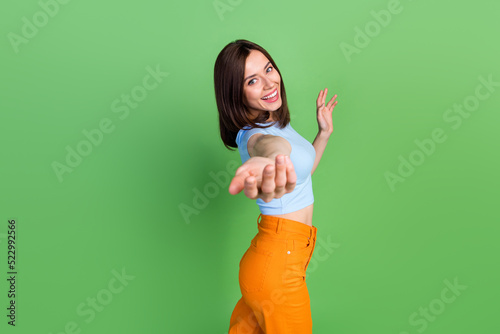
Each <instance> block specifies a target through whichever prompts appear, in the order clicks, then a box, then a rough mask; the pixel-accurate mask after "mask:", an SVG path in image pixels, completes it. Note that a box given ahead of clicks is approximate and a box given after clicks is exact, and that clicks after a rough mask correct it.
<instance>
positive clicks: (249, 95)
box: [245, 88, 260, 101]
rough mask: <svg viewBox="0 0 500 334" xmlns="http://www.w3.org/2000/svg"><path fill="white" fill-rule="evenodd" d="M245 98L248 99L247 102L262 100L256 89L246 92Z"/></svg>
mask: <svg viewBox="0 0 500 334" xmlns="http://www.w3.org/2000/svg"><path fill="white" fill-rule="evenodd" d="M245 97H246V98H247V101H252V100H255V99H260V95H259V92H258V91H257V90H256V89H251V88H249V89H246V90H245Z"/></svg>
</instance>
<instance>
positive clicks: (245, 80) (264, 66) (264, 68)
mask: <svg viewBox="0 0 500 334" xmlns="http://www.w3.org/2000/svg"><path fill="white" fill-rule="evenodd" d="M269 64H271V62H269V63H267V64H266V66H264V70H265V69H266V68H267V66H269ZM256 75H257V74H252V75H249V76H248V77H246V78H245V80H243V82H245V81H247V80H248V79H250V78H251V77H254V76H256Z"/></svg>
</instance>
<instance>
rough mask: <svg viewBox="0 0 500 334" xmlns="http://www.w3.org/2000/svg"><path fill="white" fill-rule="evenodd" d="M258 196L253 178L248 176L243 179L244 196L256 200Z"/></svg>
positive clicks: (255, 181)
mask: <svg viewBox="0 0 500 334" xmlns="http://www.w3.org/2000/svg"><path fill="white" fill-rule="evenodd" d="M258 195H259V189H257V180H256V178H255V176H249V177H247V178H246V179H245V196H246V197H248V198H250V199H256V198H257V197H258Z"/></svg>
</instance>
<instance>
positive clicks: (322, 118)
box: [311, 88, 338, 175]
mask: <svg viewBox="0 0 500 334" xmlns="http://www.w3.org/2000/svg"><path fill="white" fill-rule="evenodd" d="M327 93H328V88H325V91H324V92H323V91H320V92H319V95H318V99H317V100H316V113H317V119H318V128H319V130H318V134H317V135H316V138H314V142H313V146H314V149H315V150H316V159H314V165H313V168H312V170H311V175H312V174H313V173H314V171H315V170H316V168H317V167H318V164H319V161H320V160H321V157H322V156H323V152H325V148H326V144H328V139H330V136H331V134H332V132H333V122H332V112H333V108H334V107H335V106H336V105H337V102H338V101H335V99H336V98H337V94H335V95H334V96H333V97H332V98H331V100H330V101H328V104H327V105H326V106H325V99H326V95H327ZM334 101H335V102H334Z"/></svg>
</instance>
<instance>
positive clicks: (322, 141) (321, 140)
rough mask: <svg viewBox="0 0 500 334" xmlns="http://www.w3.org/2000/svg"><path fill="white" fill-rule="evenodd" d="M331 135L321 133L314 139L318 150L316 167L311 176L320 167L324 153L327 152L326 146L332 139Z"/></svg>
mask: <svg viewBox="0 0 500 334" xmlns="http://www.w3.org/2000/svg"><path fill="white" fill-rule="evenodd" d="M330 135H331V134H330V133H326V132H322V131H319V132H318V134H317V135H316V138H314V141H313V146H314V149H315V150H316V158H315V159H314V165H313V168H312V170H311V175H312V174H313V173H314V171H315V170H316V167H318V164H319V162H320V160H321V157H322V156H323V152H325V148H326V144H328V139H330Z"/></svg>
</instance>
